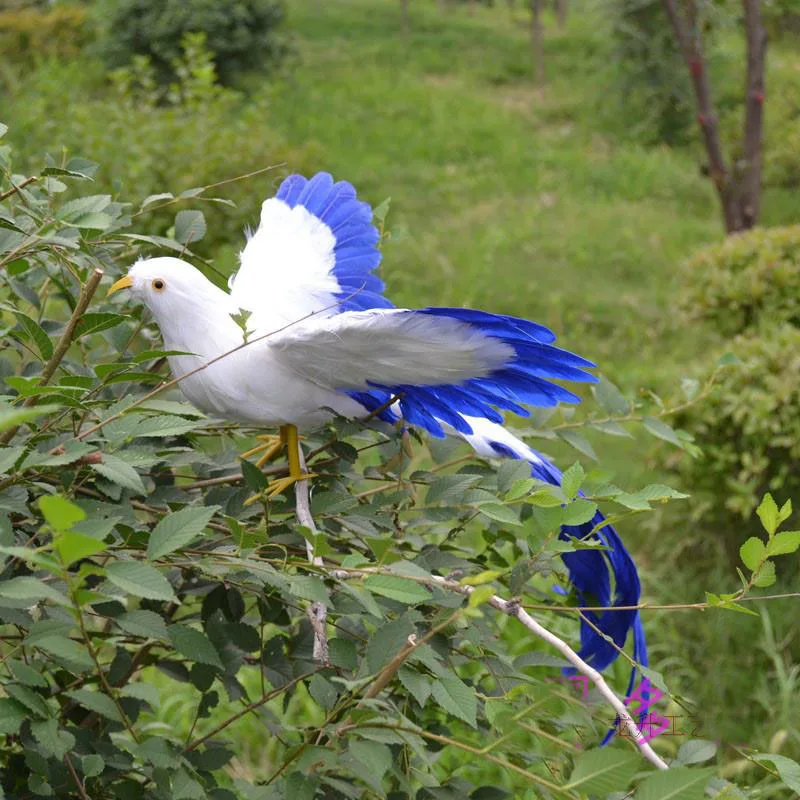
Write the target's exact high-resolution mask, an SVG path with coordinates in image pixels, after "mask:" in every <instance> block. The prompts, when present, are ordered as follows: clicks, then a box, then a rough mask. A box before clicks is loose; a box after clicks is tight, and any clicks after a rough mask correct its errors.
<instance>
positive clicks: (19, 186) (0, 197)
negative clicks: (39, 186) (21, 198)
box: [0, 175, 39, 202]
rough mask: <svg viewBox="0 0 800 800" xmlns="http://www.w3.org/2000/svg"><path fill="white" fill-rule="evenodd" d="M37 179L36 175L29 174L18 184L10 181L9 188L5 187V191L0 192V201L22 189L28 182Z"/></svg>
mask: <svg viewBox="0 0 800 800" xmlns="http://www.w3.org/2000/svg"><path fill="white" fill-rule="evenodd" d="M38 180H39V178H38V176H36V175H31V176H30V177H29V178H25V180H24V181H22V182H21V183H19V184H16V185H15V184H14V183H12V184H11V188H10V189H7V190H6V191H5V192H3V193H2V194H0V202H2V201H3V200H5V199H6V198H8V197H11V195H12V194H15V193H16V192H18V191H19V190H20V189H24V188H25V187H26V186H28V185H29V184H31V183H33V182H34V181H38Z"/></svg>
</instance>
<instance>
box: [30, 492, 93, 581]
mask: <svg viewBox="0 0 800 800" xmlns="http://www.w3.org/2000/svg"><path fill="white" fill-rule="evenodd" d="M43 499H44V498H43ZM54 547H55V549H56V551H57V552H58V554H59V555H60V556H61V561H62V562H63V563H64V566H66V567H69V566H70V565H71V564H74V563H75V562H76V561H80V560H81V559H82V558H88V557H89V556H93V555H95V554H96V553H101V552H102V551H103V550H105V549H106V544H105V543H104V542H102V541H100V540H99V539H96V538H94V537H93V536H86V534H83V533H78V532H77V531H64V532H63V533H59V534H58V535H57V536H56V537H55V542H54Z"/></svg>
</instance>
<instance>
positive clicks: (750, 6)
mask: <svg viewBox="0 0 800 800" xmlns="http://www.w3.org/2000/svg"><path fill="white" fill-rule="evenodd" d="M743 3H744V12H745V35H746V37H747V98H746V104H745V126H744V127H745V132H744V149H743V154H742V156H743V157H742V162H743V163H742V165H741V167H739V166H735V168H734V169H733V170H731V169H729V168H728V166H727V165H726V162H725V155H724V153H723V151H722V142H721V140H720V134H719V121H718V119H717V113H716V110H715V108H714V103H713V101H712V99H711V86H710V83H709V79H708V70H707V68H706V61H705V57H704V55H703V43H702V37H701V33H700V22H699V21H698V18H697V17H698V15H697V6H696V5H695V0H685V9H686V12H685V15H682V14H681V12H680V11H679V10H678V7H677V4H676V0H663V4H664V10H665V11H666V13H667V17H668V18H669V22H670V25H671V26H672V30H673V33H674V34H675V39H676V41H677V42H678V47H679V48H680V51H681V54H682V55H683V58H684V60H685V61H686V65H687V66H688V68H689V74H690V75H691V78H692V86H693V88H694V94H695V100H696V102H697V111H698V113H697V121H698V123H699V125H700V130H701V131H702V134H703V141H704V144H705V148H706V154H707V156H708V172H709V175H710V177H711V180H712V181H713V183H714V187H715V188H716V190H717V194H718V195H719V199H720V204H721V206H722V217H723V219H724V221H725V230H726V232H727V233H736V232H737V231H741V230H746V229H748V228H752V227H753V225H755V223H756V221H757V219H758V205H759V196H760V191H761V147H762V141H761V140H762V128H763V124H762V123H763V103H764V59H765V54H766V46H767V38H766V33H765V32H764V28H763V26H762V24H761V12H760V7H759V0H743Z"/></svg>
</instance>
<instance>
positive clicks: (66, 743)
mask: <svg viewBox="0 0 800 800" xmlns="http://www.w3.org/2000/svg"><path fill="white" fill-rule="evenodd" d="M31 733H32V734H33V738H34V739H36V741H37V742H39V744H40V745H41V746H42V749H43V750H44V751H45V753H47V754H48V755H50V756H53V757H54V758H55V759H57V760H58V761H61V760H62V759H63V758H64V756H65V755H66V754H67V753H69V752H70V750H72V748H73V747H74V746H75V737H74V736H73V735H72V734H71V733H70V732H69V731H65V730H62V729H61V728H59V727H58V720H55V719H48V720H46V721H37V722H32V723H31Z"/></svg>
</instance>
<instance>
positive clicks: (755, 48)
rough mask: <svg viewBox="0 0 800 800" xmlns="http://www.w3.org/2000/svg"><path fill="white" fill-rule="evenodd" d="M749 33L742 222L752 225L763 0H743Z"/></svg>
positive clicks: (760, 120) (760, 117)
mask: <svg viewBox="0 0 800 800" xmlns="http://www.w3.org/2000/svg"><path fill="white" fill-rule="evenodd" d="M743 4H744V27H745V36H746V37H747V86H746V92H747V95H746V98H745V114H744V147H743V149H742V161H743V162H744V163H743V167H742V176H741V189H740V192H739V201H740V205H741V209H742V222H743V225H744V227H745V228H752V227H753V225H755V224H756V221H757V220H758V206H759V199H760V196H761V150H762V135H763V129H764V60H765V56H766V53H767V32H766V31H765V30H764V25H763V24H762V22H761V7H760V0H743Z"/></svg>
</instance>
